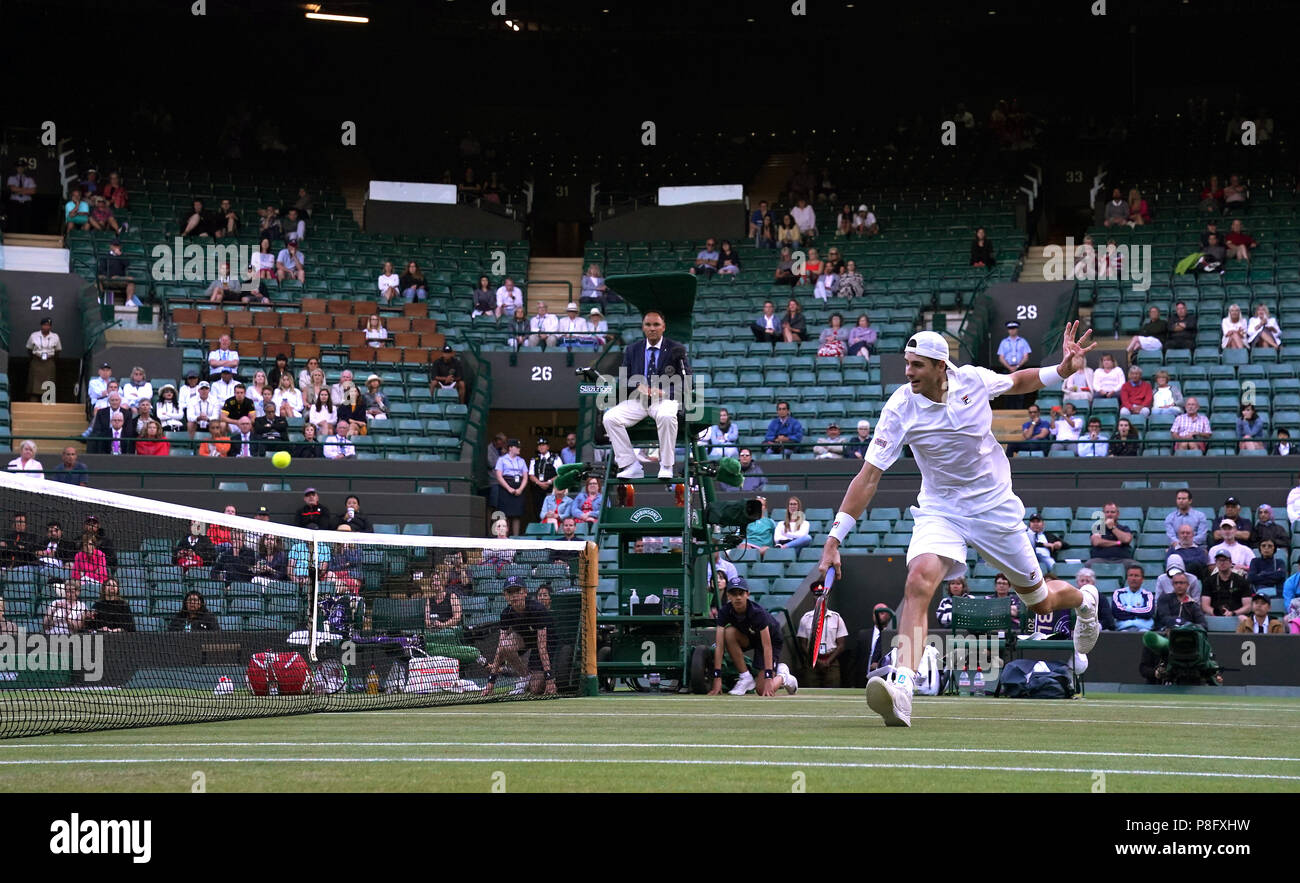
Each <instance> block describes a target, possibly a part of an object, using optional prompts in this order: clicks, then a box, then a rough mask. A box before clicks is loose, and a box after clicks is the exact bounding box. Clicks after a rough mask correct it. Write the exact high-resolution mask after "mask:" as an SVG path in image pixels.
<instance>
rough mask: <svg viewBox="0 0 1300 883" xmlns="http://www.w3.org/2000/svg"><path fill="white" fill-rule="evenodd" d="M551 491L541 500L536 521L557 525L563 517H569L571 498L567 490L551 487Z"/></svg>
mask: <svg viewBox="0 0 1300 883" xmlns="http://www.w3.org/2000/svg"><path fill="white" fill-rule="evenodd" d="M551 491H552V492H551V493H550V494H549V495H547V496H546V498H545V499H543V500H542V512H541V514H540V515H539V516H538V521H541V522H542V523H543V524H549V525H551V526H553V527H557V526H558V525H559V523H560V522H561V521H562V520H563V519H565V518H568V517H569V512H570V510H571V509H572V508H573V498H572V497H570V496H569V492H568V491H567V490H560V489H559V488H552V489H551Z"/></svg>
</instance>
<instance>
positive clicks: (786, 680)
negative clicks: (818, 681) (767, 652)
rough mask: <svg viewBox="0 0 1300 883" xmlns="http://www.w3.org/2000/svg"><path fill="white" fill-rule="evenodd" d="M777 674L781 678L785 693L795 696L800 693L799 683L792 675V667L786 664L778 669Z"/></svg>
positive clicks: (782, 664)
mask: <svg viewBox="0 0 1300 883" xmlns="http://www.w3.org/2000/svg"><path fill="white" fill-rule="evenodd" d="M776 673H777V674H779V675H780V676H781V685H782V686H783V687H785V691H786V692H787V693H789V694H790V695H791V696H793V695H794V694H795V693H798V692H799V681H798V679H797V678H795V676H794V675H792V674H790V666H788V665H786V664H785V663H784V662H783V663H781V664H780V665H778V666H777V667H776Z"/></svg>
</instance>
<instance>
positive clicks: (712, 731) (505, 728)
mask: <svg viewBox="0 0 1300 883" xmlns="http://www.w3.org/2000/svg"><path fill="white" fill-rule="evenodd" d="M1298 735H1300V700H1293V699H1265V698H1258V699H1257V698H1241V697H1223V698H1217V697H1207V696H1203V695H1198V696H1161V695H1158V694H1157V695H1149V694H1139V695H1129V694H1125V695H1123V696H1119V695H1115V694H1110V695H1108V694H1095V695H1090V696H1089V697H1088V698H1087V699H1082V700H1074V701H1064V700H1058V701H1032V700H1020V699H1017V700H1010V699H992V698H955V697H951V698H928V697H918V699H917V701H916V705H915V709H914V714H913V727H912V729H910V730H904V729H887V728H885V727H884V726H883V725H882V724H881V722H880V719H879V718H878V717H876V716H875V715H874V714H871V713H870V711H869V710H868V709H867V707H866V703H865V701H864V700H863V697H862V694H861V692H860V691H857V690H834V691H832V690H803V691H801V692H800V693H799V695H797V696H793V697H787V696H784V695H783V696H780V697H777V698H773V699H759V698H757V697H753V696H749V697H745V698H735V697H728V696H722V697H697V696H646V695H636V694H619V695H614V696H605V697H600V698H594V699H567V700H558V701H517V702H493V703H485V704H482V705H477V706H470V705H459V706H447V707H443V708H410V709H403V710H395V711H374V712H365V711H362V712H351V713H343V714H315V715H309V716H297V717H281V718H271V719H261V720H239V721H227V722H222V723H213V724H202V725H185V726H172V727H154V728H149V729H137V730H115V731H104V732H97V733H89V734H87V733H82V734H72V735H64V736H43V737H38V738H30V739H11V740H6V741H3V742H0V790H4V791H49V792H92V791H105V792H115V791H164V792H165V791H171V792H183V791H189V790H190V789H191V783H192V781H193V779H192V776H193V774H194V773H195V772H196V771H197V772H202V773H203V774H204V776H205V777H206V787H207V790H208V791H209V792H213V793H216V792H232V791H299V790H301V791H322V792H336V791H376V792H383V791H464V792H480V793H481V792H487V791H490V790H492V788H493V785H494V784H498V785H501V784H503V785H504V788H505V790H506V791H508V792H564V791H623V792H643V791H650V792H706V791H756V792H788V791H790V790H791V789H792V787H793V786H794V784H795V783H796V781H797V780H798V779H799V778H800V777H799V776H797V774H798V773H802V774H803V775H802V781H803V783H804V787H805V789H806V790H807V791H808V792H828V791H847V792H857V791H935V792H941V791H954V790H971V791H1066V792H1079V793H1087V792H1089V791H1091V790H1092V789H1093V787H1094V781H1095V780H1096V777H1095V774H1096V773H1105V780H1104V784H1105V790H1106V791H1108V792H1112V793H1118V792H1153V791H1167V792H1185V791H1205V792H1225V791H1233V792H1258V791H1284V792H1294V791H1300V766H1297V764H1298V763H1300V756H1288V755H1300V751H1297V750H1295V749H1294V748H1289V747H1288V746H1291V745H1294V744H1295V743H1296V740H1297V736H1298ZM499 773H504V778H503V777H502V776H500V775H498V774H499Z"/></svg>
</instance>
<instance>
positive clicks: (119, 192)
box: [100, 172, 130, 209]
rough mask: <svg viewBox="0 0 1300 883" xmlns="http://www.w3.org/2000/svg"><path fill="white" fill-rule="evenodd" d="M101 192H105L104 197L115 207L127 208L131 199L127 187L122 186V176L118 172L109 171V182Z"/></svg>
mask: <svg viewBox="0 0 1300 883" xmlns="http://www.w3.org/2000/svg"><path fill="white" fill-rule="evenodd" d="M100 193H102V194H103V196H104V198H105V199H107V200H108V202H109V204H110V205H112V206H113V208H115V209H124V208H126V205H127V202H128V201H129V199H130V196H129V194H128V193H127V191H126V187H124V186H122V178H121V176H120V175H118V173H117V172H109V173H108V183H107V184H105V185H104V188H103V190H101V191H100Z"/></svg>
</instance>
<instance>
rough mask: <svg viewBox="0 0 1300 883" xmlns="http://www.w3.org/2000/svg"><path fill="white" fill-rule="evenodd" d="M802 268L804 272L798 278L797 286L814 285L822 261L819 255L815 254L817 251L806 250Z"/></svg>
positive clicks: (820, 269)
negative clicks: (806, 253) (806, 257)
mask: <svg viewBox="0 0 1300 883" xmlns="http://www.w3.org/2000/svg"><path fill="white" fill-rule="evenodd" d="M803 267H804V272H803V275H801V276H800V277H799V284H800V285H816V284H817V277H818V276H819V275H820V274H821V272H822V259H821V255H819V254H818V253H817V249H815V248H810V249H808V259H807V260H805V261H804V264H803Z"/></svg>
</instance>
